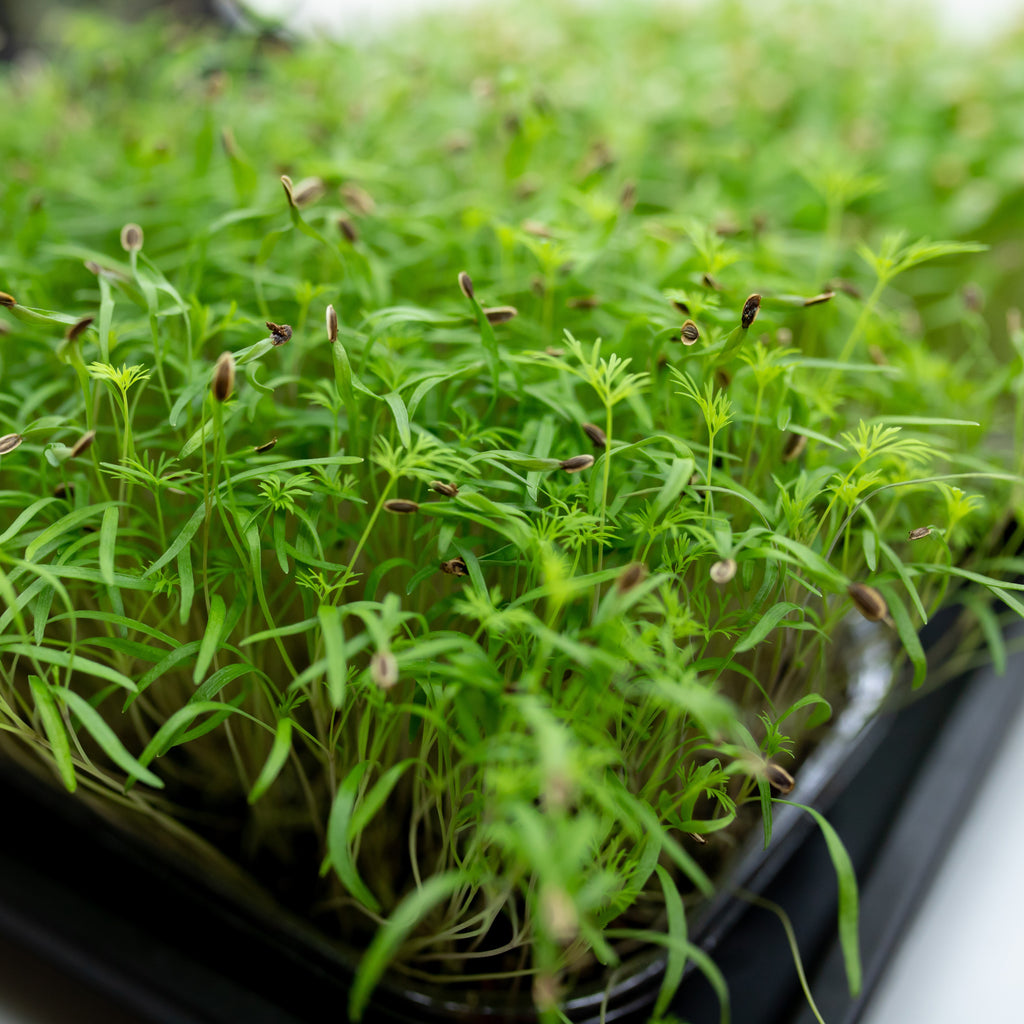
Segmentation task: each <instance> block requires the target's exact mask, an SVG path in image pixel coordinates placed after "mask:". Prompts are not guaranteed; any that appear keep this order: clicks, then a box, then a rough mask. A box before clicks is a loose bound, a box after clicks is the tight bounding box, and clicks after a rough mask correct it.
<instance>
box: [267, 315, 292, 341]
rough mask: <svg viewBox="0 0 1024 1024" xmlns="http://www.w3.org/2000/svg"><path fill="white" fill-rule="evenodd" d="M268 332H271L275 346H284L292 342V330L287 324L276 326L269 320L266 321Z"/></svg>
mask: <svg viewBox="0 0 1024 1024" xmlns="http://www.w3.org/2000/svg"><path fill="white" fill-rule="evenodd" d="M266 324H267V330H268V331H270V338H271V341H273V343H274V344H275V345H283V344H284V343H285V342H286V341H290V340H291V336H292V329H291V328H290V327H289V326H288V325H287V324H275V323H271V322H270V321H269V320H267V321H266Z"/></svg>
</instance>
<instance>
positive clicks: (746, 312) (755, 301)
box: [740, 292, 761, 330]
mask: <svg viewBox="0 0 1024 1024" xmlns="http://www.w3.org/2000/svg"><path fill="white" fill-rule="evenodd" d="M760 309H761V296H760V295H758V294H757V292H755V293H754V294H753V295H748V296H747V301H746V302H744V303H743V312H742V313H741V314H740V327H742V328H743V329H744V330H747V328H749V327H750V325H751V324H752V323H753V322H754V321H755V320H756V319H757V314H758V312H759V311H760Z"/></svg>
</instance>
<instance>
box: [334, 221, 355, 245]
mask: <svg viewBox="0 0 1024 1024" xmlns="http://www.w3.org/2000/svg"><path fill="white" fill-rule="evenodd" d="M338 230H339V231H340V232H341V233H342V235H343V236H344V237H345V241H346V242H348V243H349V244H350V245H355V244H356V242H358V241H359V229H358V228H357V227H356V226H355V224H353V223H352V221H351V220H349V219H348V217H339V218H338Z"/></svg>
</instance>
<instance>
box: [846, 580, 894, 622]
mask: <svg viewBox="0 0 1024 1024" xmlns="http://www.w3.org/2000/svg"><path fill="white" fill-rule="evenodd" d="M846 592H847V593H848V594H849V595H850V599H851V600H852V601H853V606H854V607H855V608H856V609H857V611H859V612H860V613H861V615H863V616H864V618H865V619H867V620H868V622H888V621H889V606H888V605H887V604H886V603H885V598H884V597H882V595H881V594H880V593H879V592H878V591H877V590H875V588H874V587H869V586H868V585H867V584H866V583H851V584H850V585H849V586H848V587H847V588H846Z"/></svg>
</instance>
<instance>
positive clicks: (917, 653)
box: [875, 580, 928, 690]
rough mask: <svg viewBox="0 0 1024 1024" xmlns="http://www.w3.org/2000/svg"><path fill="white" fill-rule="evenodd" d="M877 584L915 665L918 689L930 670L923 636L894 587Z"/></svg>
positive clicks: (915, 684) (908, 655)
mask: <svg viewBox="0 0 1024 1024" xmlns="http://www.w3.org/2000/svg"><path fill="white" fill-rule="evenodd" d="M875 585H876V587H877V588H878V590H879V592H880V593H881V594H882V596H883V597H884V598H885V603H886V604H887V605H888V606H889V615H890V616H891V617H892V621H893V625H894V626H895V627H896V633H897V635H898V636H899V638H900V641H901V642H902V644H903V648H904V650H905V651H906V652H907V657H908V658H909V659H910V663H911V665H913V666H914V679H913V682H912V683H911V686H912V688H913V689H915V690H916V689H917V688H918V687H919V686H920V685H921V684H922V683H923V682H924V678H925V675H926V674H927V672H928V660H927V658H926V657H925V654H924V648H923V647H922V646H921V638H920V637H919V636H918V635H917V627H916V626H915V625H914V623H913V622H912V621H911V619H910V613H909V612H908V611H907V609H906V606H905V605H904V604H903V602H902V601H901V600H900V598H899V597H898V596H897V594H896V592H895V590H894V589H893V587H891V586H889V585H887V584H885V583H883V582H882V581H881V580H878V581H876V583H875Z"/></svg>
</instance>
